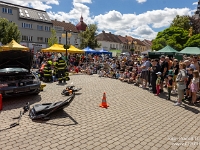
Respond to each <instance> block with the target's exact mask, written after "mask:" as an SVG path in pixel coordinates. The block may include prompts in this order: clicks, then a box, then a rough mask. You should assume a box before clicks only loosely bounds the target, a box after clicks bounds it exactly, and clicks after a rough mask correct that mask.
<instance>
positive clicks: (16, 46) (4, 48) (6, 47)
mask: <svg viewBox="0 0 200 150" xmlns="http://www.w3.org/2000/svg"><path fill="white" fill-rule="evenodd" d="M9 50H22V51H28V50H29V48H28V47H25V46H22V45H20V44H18V43H17V42H16V41H15V40H12V41H11V42H10V43H8V44H6V45H3V46H0V51H9Z"/></svg>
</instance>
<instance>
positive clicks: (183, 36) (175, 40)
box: [152, 27, 189, 50]
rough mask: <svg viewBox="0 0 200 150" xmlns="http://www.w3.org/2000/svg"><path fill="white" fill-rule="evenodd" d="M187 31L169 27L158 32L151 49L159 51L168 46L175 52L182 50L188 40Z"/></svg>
mask: <svg viewBox="0 0 200 150" xmlns="http://www.w3.org/2000/svg"><path fill="white" fill-rule="evenodd" d="M188 38H189V37H188V31H187V30H184V29H183V28H180V27H169V28H167V29H165V30H164V31H162V32H159V33H158V35H157V37H156V38H155V39H154V40H153V43H152V49H153V50H160V49H162V48H164V47H165V46H167V45H169V46H171V47H172V48H174V49H175V50H182V49H183V48H184V44H185V43H186V42H187V40H188Z"/></svg>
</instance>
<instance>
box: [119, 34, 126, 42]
mask: <svg viewBox="0 0 200 150" xmlns="http://www.w3.org/2000/svg"><path fill="white" fill-rule="evenodd" d="M117 37H118V38H119V39H120V40H121V42H122V43H127V39H126V38H125V37H123V36H121V35H118V36H117Z"/></svg>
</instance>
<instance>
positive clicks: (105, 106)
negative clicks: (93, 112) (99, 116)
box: [99, 92, 109, 108]
mask: <svg viewBox="0 0 200 150" xmlns="http://www.w3.org/2000/svg"><path fill="white" fill-rule="evenodd" d="M99 107H102V108H107V107H109V106H108V104H107V102H106V93H105V92H104V93H103V98H102V103H101V104H100V105H99Z"/></svg>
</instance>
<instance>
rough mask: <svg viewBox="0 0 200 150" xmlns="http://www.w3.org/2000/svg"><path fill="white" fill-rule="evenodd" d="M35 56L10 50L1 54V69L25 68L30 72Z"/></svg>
mask: <svg viewBox="0 0 200 150" xmlns="http://www.w3.org/2000/svg"><path fill="white" fill-rule="evenodd" d="M32 60H33V54H32V53H31V52H26V51H21V50H10V51H1V52H0V69H4V68H24V69H27V70H28V71H30V69H31V66H32Z"/></svg>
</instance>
